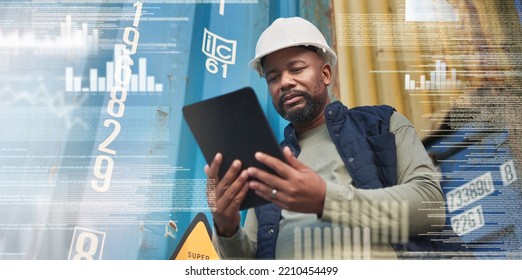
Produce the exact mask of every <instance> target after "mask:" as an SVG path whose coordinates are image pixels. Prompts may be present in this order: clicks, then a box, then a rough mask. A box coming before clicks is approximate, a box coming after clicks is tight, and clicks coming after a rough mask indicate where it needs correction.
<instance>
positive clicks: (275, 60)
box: [263, 47, 331, 123]
mask: <svg viewBox="0 0 522 280" xmlns="http://www.w3.org/2000/svg"><path fill="white" fill-rule="evenodd" d="M263 70H264V73H265V77H266V82H267V84H268V89H269V91H270V94H271V95H272V102H273V103H274V107H275V108H276V110H277V112H278V113H279V114H280V115H281V116H282V117H283V118H285V119H286V120H288V121H290V122H292V123H306V122H308V121H311V120H313V119H315V118H316V117H317V116H318V115H319V114H322V112H323V110H324V107H325V106H326V104H327V103H328V102H329V97H328V90H327V86H328V85H329V84H330V82H331V68H330V66H329V65H327V64H325V63H324V61H323V60H322V59H321V58H320V57H319V55H318V54H317V53H315V52H313V51H311V50H308V49H305V48H301V47H290V48H286V49H282V50H279V51H276V52H274V53H271V54H269V55H268V56H267V57H266V59H265V63H264V65H263Z"/></svg>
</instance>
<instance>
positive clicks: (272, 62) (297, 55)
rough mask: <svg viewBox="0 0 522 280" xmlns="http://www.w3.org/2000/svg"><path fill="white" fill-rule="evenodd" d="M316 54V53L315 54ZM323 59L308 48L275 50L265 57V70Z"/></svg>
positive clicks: (265, 71)
mask: <svg viewBox="0 0 522 280" xmlns="http://www.w3.org/2000/svg"><path fill="white" fill-rule="evenodd" d="M314 54H315V55H314ZM315 59H321V58H320V57H319V55H318V54H317V52H315V51H313V50H310V49H308V48H302V47H290V48H285V49H282V50H278V51H275V52H273V53H271V54H269V55H267V56H265V57H264V61H263V72H264V73H265V74H266V73H268V72H270V71H272V70H273V69H275V68H278V67H287V66H290V65H292V64H296V63H300V62H303V63H310V62H313V61H315Z"/></svg>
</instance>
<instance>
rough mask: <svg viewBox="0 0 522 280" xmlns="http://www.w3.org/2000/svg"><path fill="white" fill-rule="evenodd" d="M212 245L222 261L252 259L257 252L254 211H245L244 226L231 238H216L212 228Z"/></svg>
mask: <svg viewBox="0 0 522 280" xmlns="http://www.w3.org/2000/svg"><path fill="white" fill-rule="evenodd" d="M212 243H213V245H214V248H215V249H216V251H217V253H218V255H219V257H220V258H222V259H254V258H255V257H256V250H257V218H256V214H255V212H254V209H253V208H252V209H249V210H248V211H247V216H246V218H245V225H244V226H243V227H239V229H238V231H237V232H236V233H235V234H234V235H233V236H232V237H229V238H227V237H222V236H218V235H217V233H216V230H215V228H214V234H213V235H212Z"/></svg>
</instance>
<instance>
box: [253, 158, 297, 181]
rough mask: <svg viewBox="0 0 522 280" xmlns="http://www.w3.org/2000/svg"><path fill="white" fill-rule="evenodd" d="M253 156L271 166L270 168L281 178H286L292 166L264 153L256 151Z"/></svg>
mask: <svg viewBox="0 0 522 280" xmlns="http://www.w3.org/2000/svg"><path fill="white" fill-rule="evenodd" d="M255 157H256V159H257V160H258V161H259V162H261V163H263V164H265V165H266V166H268V167H270V168H272V170H274V171H275V172H276V173H277V174H278V175H279V176H280V177H282V178H288V176H289V174H290V172H291V171H292V168H291V167H290V166H288V164H286V163H284V162H282V161H281V160H279V159H278V158H275V157H272V156H269V155H267V154H265V153H261V152H257V153H256V154H255Z"/></svg>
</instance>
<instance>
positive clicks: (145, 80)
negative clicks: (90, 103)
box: [65, 44, 163, 94]
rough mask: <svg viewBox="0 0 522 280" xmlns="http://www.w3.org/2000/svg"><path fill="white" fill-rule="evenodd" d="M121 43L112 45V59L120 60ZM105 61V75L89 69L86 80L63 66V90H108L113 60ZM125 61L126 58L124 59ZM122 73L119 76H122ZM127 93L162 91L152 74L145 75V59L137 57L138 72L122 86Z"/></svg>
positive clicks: (114, 68)
mask: <svg viewBox="0 0 522 280" xmlns="http://www.w3.org/2000/svg"><path fill="white" fill-rule="evenodd" d="M122 46H123V45H120V44H116V45H114V61H120V60H121V56H122V55H123V53H122V51H121V48H122ZM114 61H108V62H106V63H105V73H106V74H105V76H103V77H102V76H100V75H99V72H98V69H96V68H90V69H89V78H88V81H87V79H86V81H84V77H83V76H81V75H80V76H75V72H74V68H73V67H66V68H65V92H67V93H97V92H104V93H105V92H107V91H110V90H111V88H112V87H113V85H114V78H115V71H117V70H116V67H115V62H114ZM124 61H127V60H124ZM134 65H136V63H134ZM123 75H124V74H122V75H121V76H123ZM124 88H125V89H126V90H127V92H128V93H135V94H136V93H140V94H147V93H148V94H159V93H162V92H163V84H162V83H157V82H156V78H155V77H154V76H148V75H147V59H146V58H138V73H137V74H132V75H131V77H130V83H128V84H127V85H125V86H124Z"/></svg>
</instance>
